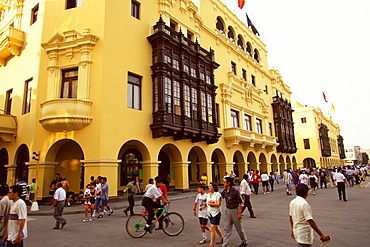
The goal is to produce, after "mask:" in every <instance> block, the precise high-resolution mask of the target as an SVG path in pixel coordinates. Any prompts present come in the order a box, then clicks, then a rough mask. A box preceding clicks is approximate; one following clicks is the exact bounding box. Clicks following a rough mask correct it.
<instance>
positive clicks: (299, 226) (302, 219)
mask: <svg viewBox="0 0 370 247" xmlns="http://www.w3.org/2000/svg"><path fill="white" fill-rule="evenodd" d="M289 215H290V216H291V217H292V221H293V233H294V237H295V240H296V241H297V243H299V244H312V243H313V229H312V228H311V226H310V224H309V223H308V220H312V219H313V217H312V210H311V206H310V204H308V202H307V201H306V200H305V199H304V198H303V197H301V196H297V197H296V198H295V199H293V200H292V201H291V202H290V204H289Z"/></svg>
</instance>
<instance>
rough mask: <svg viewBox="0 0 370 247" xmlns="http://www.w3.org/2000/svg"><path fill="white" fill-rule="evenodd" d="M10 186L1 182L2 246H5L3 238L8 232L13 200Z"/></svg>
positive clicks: (0, 220) (0, 239)
mask: <svg viewBox="0 0 370 247" xmlns="http://www.w3.org/2000/svg"><path fill="white" fill-rule="evenodd" d="M8 193H9V187H8V185H7V184H0V247H5V245H6V243H3V241H2V240H3V238H4V236H6V234H7V233H8V222H9V212H10V208H11V207H12V205H13V201H12V200H10V199H9V197H8Z"/></svg>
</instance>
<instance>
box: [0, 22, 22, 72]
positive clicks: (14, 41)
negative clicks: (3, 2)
mask: <svg viewBox="0 0 370 247" xmlns="http://www.w3.org/2000/svg"><path fill="white" fill-rule="evenodd" d="M25 37H26V35H25V33H24V32H23V31H21V30H19V29H16V28H14V27H12V26H8V27H6V28H5V29H2V30H0V66H5V65H6V63H7V61H8V60H9V58H10V57H11V56H19V55H20V54H21V50H22V48H23V45H24V43H25Z"/></svg>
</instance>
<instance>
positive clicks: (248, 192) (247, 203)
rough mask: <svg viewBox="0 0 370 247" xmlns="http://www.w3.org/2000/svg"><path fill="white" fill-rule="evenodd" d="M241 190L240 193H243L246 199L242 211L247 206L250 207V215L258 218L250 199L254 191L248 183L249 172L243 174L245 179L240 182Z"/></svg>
mask: <svg viewBox="0 0 370 247" xmlns="http://www.w3.org/2000/svg"><path fill="white" fill-rule="evenodd" d="M239 190H240V194H241V195H242V198H243V200H244V203H243V208H242V213H243V212H244V210H245V208H248V211H249V215H250V217H251V218H256V216H254V212H253V209H252V204H251V201H250V198H251V194H252V191H251V188H250V187H249V184H248V175H247V174H244V175H243V180H242V181H241V182H240V189H239Z"/></svg>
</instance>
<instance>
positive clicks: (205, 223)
mask: <svg viewBox="0 0 370 247" xmlns="http://www.w3.org/2000/svg"><path fill="white" fill-rule="evenodd" d="M207 223H208V219H207V218H202V217H199V224H201V225H203V226H206V225H207Z"/></svg>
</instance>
